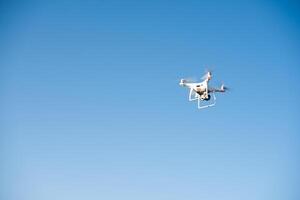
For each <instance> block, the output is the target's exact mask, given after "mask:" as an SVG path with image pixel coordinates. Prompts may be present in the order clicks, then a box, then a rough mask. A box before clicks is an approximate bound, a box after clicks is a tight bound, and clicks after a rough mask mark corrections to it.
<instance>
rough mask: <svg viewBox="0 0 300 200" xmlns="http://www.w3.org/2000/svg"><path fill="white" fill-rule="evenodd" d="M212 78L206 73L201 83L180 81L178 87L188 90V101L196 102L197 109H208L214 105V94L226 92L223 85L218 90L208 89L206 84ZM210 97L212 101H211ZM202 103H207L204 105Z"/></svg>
mask: <svg viewBox="0 0 300 200" xmlns="http://www.w3.org/2000/svg"><path fill="white" fill-rule="evenodd" d="M211 78H212V74H211V72H210V71H208V72H207V73H206V74H205V75H204V76H203V77H202V80H203V81H202V82H190V81H187V80H185V79H181V80H180V83H179V85H180V86H183V87H187V88H189V89H190V93H189V101H198V109H203V108H208V107H212V106H214V105H216V96H215V93H216V92H221V93H224V92H226V91H227V90H228V88H227V87H225V86H224V84H222V85H221V87H220V88H213V87H209V85H208V83H209V81H210V80H211ZM211 96H212V100H211ZM204 102H209V103H208V104H205V103H204Z"/></svg>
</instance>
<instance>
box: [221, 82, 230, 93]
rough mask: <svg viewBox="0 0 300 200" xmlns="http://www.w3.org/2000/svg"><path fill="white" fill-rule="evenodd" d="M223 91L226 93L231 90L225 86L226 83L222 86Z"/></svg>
mask: <svg viewBox="0 0 300 200" xmlns="http://www.w3.org/2000/svg"><path fill="white" fill-rule="evenodd" d="M221 90H222V91H224V92H226V91H228V90H230V89H229V88H228V87H227V86H225V84H224V83H222V85H221Z"/></svg>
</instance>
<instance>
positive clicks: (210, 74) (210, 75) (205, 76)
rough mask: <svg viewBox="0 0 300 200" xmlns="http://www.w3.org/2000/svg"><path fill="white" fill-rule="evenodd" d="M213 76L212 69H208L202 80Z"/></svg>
mask: <svg viewBox="0 0 300 200" xmlns="http://www.w3.org/2000/svg"><path fill="white" fill-rule="evenodd" d="M211 78H212V73H211V71H210V70H206V73H205V74H204V76H202V78H201V79H202V80H206V79H208V80H210V79H211Z"/></svg>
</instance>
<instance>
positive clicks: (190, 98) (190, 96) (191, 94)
mask: <svg viewBox="0 0 300 200" xmlns="http://www.w3.org/2000/svg"><path fill="white" fill-rule="evenodd" d="M192 96H193V89H190V94H189V101H195V100H197V99H199V97H196V98H195V97H194V98H193V97H192ZM195 96H196V95H195Z"/></svg>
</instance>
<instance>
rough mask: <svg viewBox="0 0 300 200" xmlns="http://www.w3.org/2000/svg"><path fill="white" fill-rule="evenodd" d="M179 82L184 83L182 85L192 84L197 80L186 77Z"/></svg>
mask: <svg viewBox="0 0 300 200" xmlns="http://www.w3.org/2000/svg"><path fill="white" fill-rule="evenodd" d="M180 82H184V83H194V82H197V79H196V78H193V77H187V78H183V79H181V80H180Z"/></svg>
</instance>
